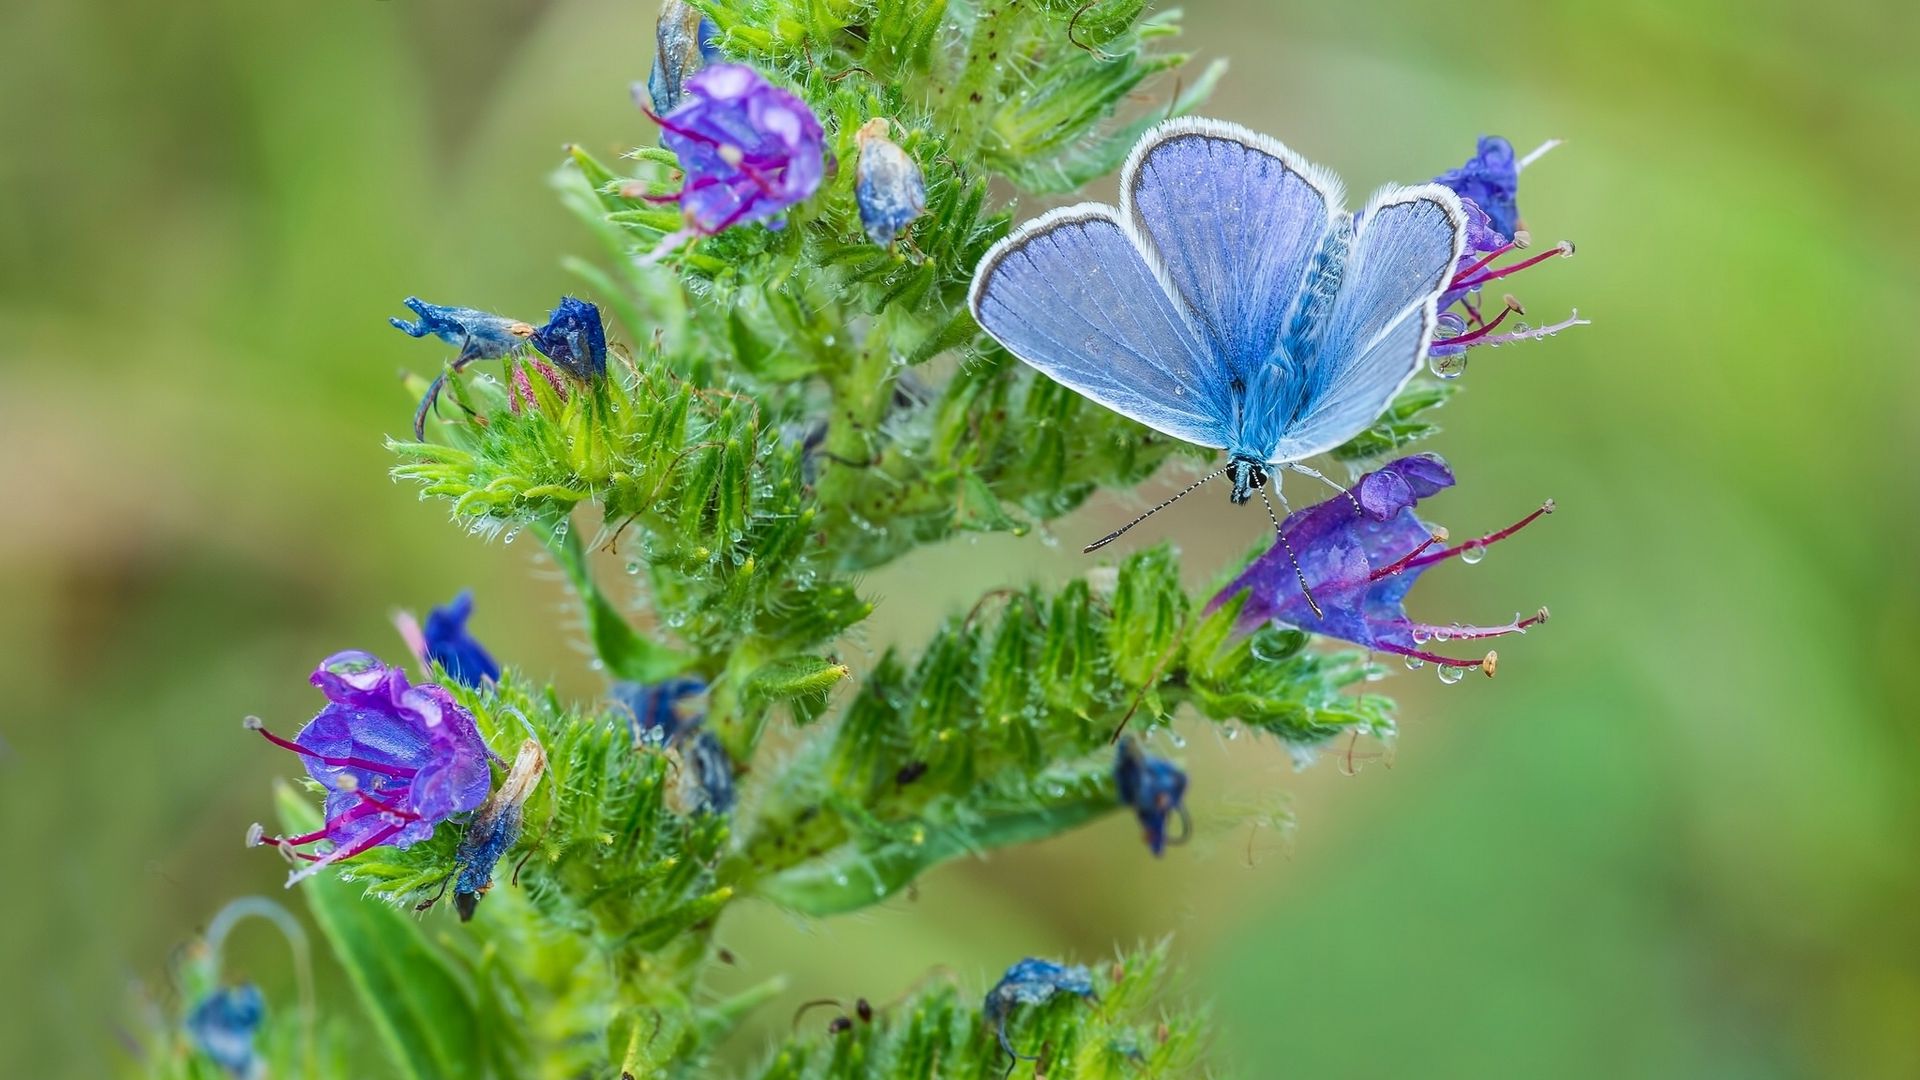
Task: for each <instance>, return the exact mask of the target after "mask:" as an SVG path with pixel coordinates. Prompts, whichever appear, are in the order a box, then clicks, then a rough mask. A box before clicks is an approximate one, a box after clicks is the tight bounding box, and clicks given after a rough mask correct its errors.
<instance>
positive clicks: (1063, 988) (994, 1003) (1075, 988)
mask: <svg viewBox="0 0 1920 1080" xmlns="http://www.w3.org/2000/svg"><path fill="white" fill-rule="evenodd" d="M1060 993H1067V994H1078V995H1079V996H1080V997H1083V998H1087V999H1092V998H1093V997H1094V993H1093V975H1092V973H1091V972H1089V971H1088V970H1087V969H1086V968H1085V967H1084V966H1082V965H1079V964H1075V965H1073V966H1071V967H1068V966H1066V965H1062V964H1056V963H1054V962H1053V961H1051V960H1036V959H1034V958H1033V957H1028V958H1026V959H1025V960H1022V961H1020V962H1019V963H1017V964H1015V965H1013V966H1012V967H1010V968H1008V969H1007V973H1006V974H1005V975H1002V976H1000V981H999V982H997V983H995V984H994V985H993V989H991V990H989V991H987V1001H986V1005H985V1006H984V1007H983V1008H982V1010H981V1011H982V1012H983V1013H984V1014H985V1016H986V1021H987V1023H989V1024H992V1025H993V1029H994V1033H995V1034H996V1035H998V1036H999V1038H1000V1049H1002V1050H1005V1051H1006V1052H1007V1053H1008V1054H1009V1055H1011V1056H1012V1057H1013V1059H1014V1060H1015V1061H1022V1060H1025V1061H1032V1060H1034V1055H1032V1054H1022V1053H1020V1052H1018V1051H1016V1050H1015V1049H1014V1048H1013V1044H1012V1043H1010V1042H1008V1041H1007V1019H1008V1017H1010V1016H1012V1015H1013V1007H1014V1006H1015V1005H1044V1004H1046V1003H1047V1002H1048V1001H1049V1000H1051V999H1052V998H1053V996H1054V995H1055V994H1060Z"/></svg>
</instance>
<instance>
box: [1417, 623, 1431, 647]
mask: <svg viewBox="0 0 1920 1080" xmlns="http://www.w3.org/2000/svg"><path fill="white" fill-rule="evenodd" d="M1432 637H1433V634H1432V633H1430V632H1429V631H1428V630H1427V628H1426V627H1424V626H1416V627H1414V628H1413V643H1414V644H1415V645H1425V644H1426V643H1427V642H1428V641H1429V640H1431V639H1432Z"/></svg>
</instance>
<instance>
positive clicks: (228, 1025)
mask: <svg viewBox="0 0 1920 1080" xmlns="http://www.w3.org/2000/svg"><path fill="white" fill-rule="evenodd" d="M266 1017H267V1001H266V998H264V997H262V996H261V994H260V988H259V987H257V986H254V985H253V984H252V983H241V984H240V985H238V986H222V987H219V988H217V989H215V990H214V991H213V992H212V993H210V994H208V995H207V996H206V997H205V998H203V999H201V1001H200V1004H198V1005H195V1006H194V1007H193V1011H192V1012H191V1013H188V1014H187V1025H186V1026H187V1039H188V1040H189V1041H190V1042H192V1043H193V1047H194V1049H196V1050H198V1051H200V1053H201V1054H203V1055H205V1056H206V1058H207V1060H209V1061H211V1062H213V1063H214V1064H215V1065H218V1066H219V1067H220V1069H221V1071H223V1072H225V1073H226V1074H227V1075H228V1076H232V1077H235V1078H237V1080H252V1078H253V1077H257V1076H261V1075H263V1073H264V1072H265V1069H264V1067H263V1065H262V1063H261V1061H260V1059H259V1058H258V1057H257V1056H255V1051H254V1047H253V1040H254V1036H255V1035H256V1034H258V1033H259V1031H260V1024H261V1022H262V1021H264V1020H265V1019H266Z"/></svg>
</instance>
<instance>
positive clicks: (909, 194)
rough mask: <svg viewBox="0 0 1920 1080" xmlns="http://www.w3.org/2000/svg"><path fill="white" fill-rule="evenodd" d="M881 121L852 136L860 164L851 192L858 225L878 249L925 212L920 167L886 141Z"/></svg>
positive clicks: (896, 145) (871, 122) (883, 120)
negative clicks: (857, 211)
mask: <svg viewBox="0 0 1920 1080" xmlns="http://www.w3.org/2000/svg"><path fill="white" fill-rule="evenodd" d="M887 127H888V125H887V121H886V118H885V117H880V116H876V117H874V118H873V119H871V120H869V121H867V122H866V123H865V124H863V125H861V127H860V130H859V131H857V132H855V133H854V139H855V140H856V141H857V142H858V143H859V145H860V160H859V164H858V167H857V168H856V170H855V171H856V174H857V177H856V182H855V184H854V188H853V196H854V200H855V201H856V202H857V203H859V205H860V224H861V225H862V226H863V227H865V229H866V230H867V238H868V239H870V240H872V241H873V242H874V243H876V244H879V245H880V246H881V247H891V246H893V240H894V237H896V236H899V235H900V231H901V230H902V229H905V228H906V227H907V226H908V225H910V224H912V222H913V219H915V218H917V217H919V216H920V215H922V214H924V213H926V212H927V181H926V178H925V177H924V176H922V175H921V172H920V166H919V164H918V163H916V162H915V161H914V160H913V159H912V158H911V157H908V156H907V152H906V151H905V150H902V149H900V144H899V143H896V142H894V141H893V140H892V139H890V138H888V137H887Z"/></svg>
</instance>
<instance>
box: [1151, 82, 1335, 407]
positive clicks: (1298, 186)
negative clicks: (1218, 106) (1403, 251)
mask: <svg viewBox="0 0 1920 1080" xmlns="http://www.w3.org/2000/svg"><path fill="white" fill-rule="evenodd" d="M1120 191H1121V207H1122V217H1123V219H1124V220H1125V221H1127V222H1128V224H1129V225H1130V226H1131V227H1132V229H1133V230H1134V232H1135V233H1136V234H1137V235H1138V236H1139V237H1141V238H1142V239H1144V240H1145V241H1146V242H1147V243H1148V244H1150V245H1151V247H1152V249H1153V250H1154V252H1155V254H1157V255H1158V257H1159V263H1160V266H1161V268H1162V270H1163V272H1164V275H1165V280H1166V282H1167V284H1168V287H1169V288H1170V289H1171V290H1172V291H1173V292H1174V293H1175V295H1176V296H1178V297H1179V298H1180V299H1181V300H1182V301H1183V302H1184V303H1185V304H1186V306H1187V307H1188V309H1189V310H1190V311H1191V312H1192V315H1193V321H1194V323H1195V325H1196V326H1197V327H1198V328H1199V329H1200V331H1201V333H1202V335H1203V337H1204V338H1205V341H1206V344H1207V345H1208V346H1209V347H1210V349H1211V352H1212V353H1213V355H1214V357H1215V361H1216V363H1220V364H1223V365H1224V366H1225V367H1226V368H1228V369H1229V371H1230V373H1231V375H1232V376H1233V377H1235V378H1237V379H1239V380H1241V381H1242V383H1243V385H1244V384H1245V383H1246V381H1248V380H1249V379H1250V378H1251V375H1252V373H1253V372H1254V371H1256V370H1257V369H1258V368H1259V366H1260V365H1262V364H1264V363H1265V362H1266V361H1268V360H1269V359H1271V358H1272V357H1273V356H1274V354H1275V350H1276V347H1277V345H1278V343H1279V342H1280V340H1281V338H1282V335H1283V333H1284V331H1285V327H1286V325H1287V319H1288V317H1289V315H1290V314H1291V313H1292V311H1293V309H1294V305H1295V302H1296V297H1297V296H1298V295H1299V294H1300V291H1301V286H1302V282H1303V279H1304V278H1305V276H1306V273H1307V269H1308V267H1309V265H1310V264H1311V263H1312V262H1313V260H1314V255H1315V253H1316V252H1317V251H1318V250H1319V249H1320V245H1321V241H1322V239H1323V237H1324V236H1325V235H1326V233H1327V230H1328V228H1329V226H1330V225H1331V224H1332V222H1333V221H1334V220H1335V219H1336V218H1337V217H1338V216H1339V215H1340V201H1341V195H1340V182H1339V180H1338V179H1337V178H1335V177H1334V176H1333V175H1332V174H1331V173H1329V172H1327V171H1326V170H1324V169H1322V168H1320V167H1318V166H1316V165H1313V164H1310V163H1309V162H1307V161H1306V160H1305V159H1304V158H1302V157H1300V156H1299V155H1298V154H1295V153H1294V152H1293V151H1291V150H1289V149H1287V148H1286V147H1285V146H1283V145H1281V144H1280V143H1279V142H1276V141H1275V140H1273V139H1269V138H1267V137H1265V136H1263V135H1258V134H1256V133H1254V132H1252V131H1249V130H1247V129H1246V128H1243V127H1240V126H1239V125H1237V124H1228V123H1223V122H1220V121H1217V120H1199V119H1180V120H1172V121H1168V122H1167V123H1164V124H1161V125H1159V126H1157V127H1155V128H1154V129H1153V130H1152V131H1150V132H1148V133H1147V135H1146V136H1145V137H1143V138H1142V139H1141V140H1140V144H1139V145H1138V146H1137V147H1136V148H1135V149H1134V151H1133V153H1132V155H1130V156H1129V157H1128V159H1127V164H1126V167H1125V168H1124V169H1122V171H1121V174H1120Z"/></svg>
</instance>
